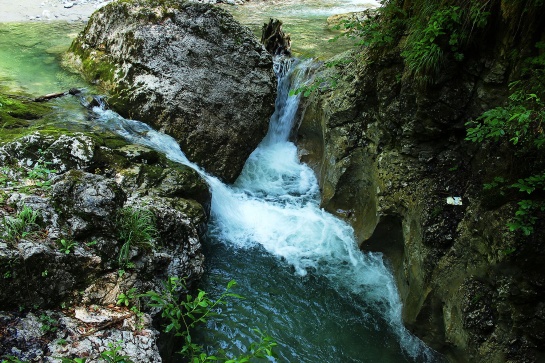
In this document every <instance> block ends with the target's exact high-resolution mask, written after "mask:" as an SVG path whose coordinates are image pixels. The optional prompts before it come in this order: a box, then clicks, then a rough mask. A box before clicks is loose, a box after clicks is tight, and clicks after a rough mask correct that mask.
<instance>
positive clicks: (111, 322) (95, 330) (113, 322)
mask: <svg viewBox="0 0 545 363" xmlns="http://www.w3.org/2000/svg"><path fill="white" fill-rule="evenodd" d="M131 316H133V313H130V314H127V315H123V316H120V317H117V318H113V319H112V320H110V321H108V322H106V323H104V324H102V325H99V326H97V327H96V328H91V329H90V330H89V331H88V332H86V333H83V334H81V335H80V336H79V337H80V338H85V337H88V336H90V335H93V334H95V333H96V332H98V331H101V330H104V329H106V328H109V327H110V326H112V325H115V324H117V323H119V322H121V321H123V320H125V319H128V318H130V317H131Z"/></svg>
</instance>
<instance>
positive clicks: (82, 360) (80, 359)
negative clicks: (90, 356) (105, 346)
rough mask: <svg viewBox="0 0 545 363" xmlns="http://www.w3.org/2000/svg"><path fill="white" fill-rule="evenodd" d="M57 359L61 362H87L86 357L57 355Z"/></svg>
mask: <svg viewBox="0 0 545 363" xmlns="http://www.w3.org/2000/svg"><path fill="white" fill-rule="evenodd" d="M57 359H60V360H61V363H86V362H87V358H66V357H58V358H57Z"/></svg>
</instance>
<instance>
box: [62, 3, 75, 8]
mask: <svg viewBox="0 0 545 363" xmlns="http://www.w3.org/2000/svg"><path fill="white" fill-rule="evenodd" d="M72 6H74V3H72V2H68V3H64V7H65V8H67V9H69V8H71V7H72Z"/></svg>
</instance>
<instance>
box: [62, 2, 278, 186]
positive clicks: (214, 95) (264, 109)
mask: <svg viewBox="0 0 545 363" xmlns="http://www.w3.org/2000/svg"><path fill="white" fill-rule="evenodd" d="M70 52H71V53H70V54H69V57H67V59H68V60H69V63H71V64H72V65H74V66H75V67H76V68H77V69H79V70H80V71H81V72H83V74H84V75H85V77H86V78H87V79H88V80H90V81H92V82H98V83H99V84H100V85H101V86H102V87H103V88H104V89H105V90H106V91H108V92H109V93H110V97H109V103H110V105H111V106H112V107H113V108H114V109H115V110H116V111H118V112H119V113H120V114H122V115H123V116H125V117H131V118H135V119H138V120H140V121H144V122H146V123H148V124H150V125H153V126H154V127H155V128H157V129H160V130H161V131H164V132H165V133H167V134H169V135H171V136H173V137H174V138H176V139H177V140H178V142H179V143H180V145H181V147H182V150H184V152H185V153H186V155H187V156H188V158H189V159H190V160H192V161H194V162H196V163H198V164H199V165H201V166H202V167H204V168H205V169H206V170H207V171H209V172H211V173H212V174H215V175H217V176H219V177H220V178H222V179H223V180H225V181H227V182H233V181H234V180H235V179H236V177H237V176H238V174H239V173H240V171H241V170H242V167H243V165H244V162H245V161H246V159H247V157H248V156H249V155H250V153H251V152H252V151H253V150H254V148H255V147H256V146H257V144H258V143H259V142H260V141H261V139H262V138H263V136H264V135H265V133H266V131H267V125H268V120H269V117H270V115H271V114H272V112H273V110H274V101H275V96H276V95H275V92H276V79H275V76H274V74H273V71H272V58H271V55H270V54H268V53H267V52H266V51H265V49H264V48H263V46H261V45H260V44H259V43H258V42H257V41H256V39H255V37H254V36H253V34H252V33H251V32H250V30H249V29H247V28H245V27H243V26H241V25H240V24H238V23H237V22H236V21H235V20H234V19H233V18H232V16H231V15H230V14H228V13H227V12H226V11H224V10H222V9H219V8H216V7H214V6H212V5H207V4H198V3H186V2H181V1H156V0H133V1H119V2H113V3H111V4H109V5H107V6H105V7H103V8H101V9H100V10H99V11H97V12H96V13H95V14H94V15H93V16H92V18H91V19H90V21H89V23H88V25H87V27H86V29H85V31H84V32H83V33H82V34H80V35H79V36H78V38H77V39H76V40H75V41H74V43H73V44H72V47H71V49H70Z"/></svg>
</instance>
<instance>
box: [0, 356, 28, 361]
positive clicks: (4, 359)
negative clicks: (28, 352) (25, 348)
mask: <svg viewBox="0 0 545 363" xmlns="http://www.w3.org/2000/svg"><path fill="white" fill-rule="evenodd" d="M1 363H27V362H26V361H24V360H20V359H19V358H17V357H14V356H13V355H8V356H6V357H5V358H3V359H2V362H1Z"/></svg>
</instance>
